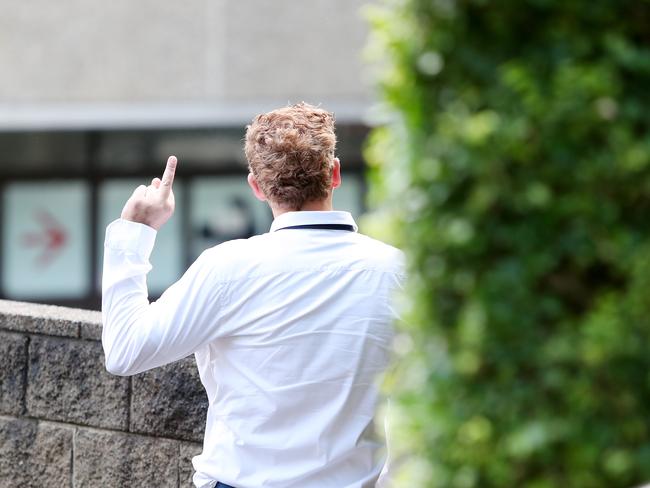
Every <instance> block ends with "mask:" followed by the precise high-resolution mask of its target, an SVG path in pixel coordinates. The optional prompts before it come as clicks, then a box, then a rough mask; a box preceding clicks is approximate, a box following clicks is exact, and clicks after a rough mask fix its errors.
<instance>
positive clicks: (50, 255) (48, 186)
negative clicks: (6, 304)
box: [2, 181, 90, 299]
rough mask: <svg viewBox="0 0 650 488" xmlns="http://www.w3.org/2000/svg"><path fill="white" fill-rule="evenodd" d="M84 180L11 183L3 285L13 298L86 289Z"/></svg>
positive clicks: (59, 295) (68, 295)
mask: <svg viewBox="0 0 650 488" xmlns="http://www.w3.org/2000/svg"><path fill="white" fill-rule="evenodd" d="M88 202H89V191H88V187H87V185H86V183H84V182H82V181H74V182H58V181H57V182H55V181H50V182H44V183H13V184H9V185H7V187H6V189H5V193H4V205H3V207H4V219H3V222H4V229H3V243H2V244H3V253H2V258H3V261H2V265H3V266H2V269H3V271H4V272H3V276H2V286H3V289H4V292H5V295H6V296H8V297H10V298H23V299H34V298H78V297H83V296H85V295H86V294H87V293H88V291H89V290H88V288H89V281H90V266H89V264H90V263H89V261H90V256H89V247H90V241H89V227H88V224H89V215H88Z"/></svg>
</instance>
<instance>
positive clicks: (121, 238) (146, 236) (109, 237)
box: [104, 219, 157, 260]
mask: <svg viewBox="0 0 650 488" xmlns="http://www.w3.org/2000/svg"><path fill="white" fill-rule="evenodd" d="M156 234H157V232H156V229H154V228H153V227H149V226H148V225H145V224H141V223H139V222H132V221H130V220H124V219H117V220H114V221H113V222H111V223H110V224H108V227H106V239H105V240H104V247H105V248H106V249H114V250H117V251H130V252H132V253H135V254H137V255H139V256H142V257H143V258H145V259H147V260H148V259H149V256H151V251H153V245H154V242H155V241H156Z"/></svg>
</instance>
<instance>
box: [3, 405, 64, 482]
mask: <svg viewBox="0 0 650 488" xmlns="http://www.w3.org/2000/svg"><path fill="white" fill-rule="evenodd" d="M73 433H74V429H73V428H70V427H66V426H59V425H55V424H52V423H50V422H38V421H35V420H24V419H16V418H12V417H0V481H1V485H2V486H7V487H10V486H20V487H21V488H30V487H34V488H41V487H44V486H72V485H71V476H72V436H73Z"/></svg>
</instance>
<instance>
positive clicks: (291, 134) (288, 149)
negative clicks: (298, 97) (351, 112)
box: [245, 103, 340, 211]
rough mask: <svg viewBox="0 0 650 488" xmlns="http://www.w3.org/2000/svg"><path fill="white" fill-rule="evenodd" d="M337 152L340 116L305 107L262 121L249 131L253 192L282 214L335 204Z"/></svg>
mask: <svg viewBox="0 0 650 488" xmlns="http://www.w3.org/2000/svg"><path fill="white" fill-rule="evenodd" d="M335 147H336V136H335V134H334V116H333V115H332V114H331V113H329V112H326V111H325V110H322V109H320V108H318V107H314V106H312V105H309V104H306V103H299V104H296V105H292V106H290V107H285V108H280V109H277V110H273V111H272V112H268V113H265V114H261V115H258V116H257V117H255V119H253V123H252V124H251V125H249V126H248V127H247V128H246V146H245V152H246V158H247V159H248V167H249V170H250V174H249V176H248V181H249V183H250V185H251V187H252V188H253V192H255V194H256V196H257V197H258V198H260V199H262V200H268V201H269V203H270V204H271V207H272V208H274V207H275V208H277V209H279V210H282V211H294V210H301V209H304V208H305V206H306V205H308V204H314V203H320V202H324V201H328V199H329V200H330V201H331V192H332V188H336V187H337V186H338V185H339V184H340V166H339V161H338V159H337V158H335V157H334V149H335ZM330 205H331V203H330Z"/></svg>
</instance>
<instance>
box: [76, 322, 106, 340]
mask: <svg viewBox="0 0 650 488" xmlns="http://www.w3.org/2000/svg"><path fill="white" fill-rule="evenodd" d="M79 337H81V338H82V339H90V340H92V341H101V340H102V323H101V321H100V322H84V323H83V324H80V325H79Z"/></svg>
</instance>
